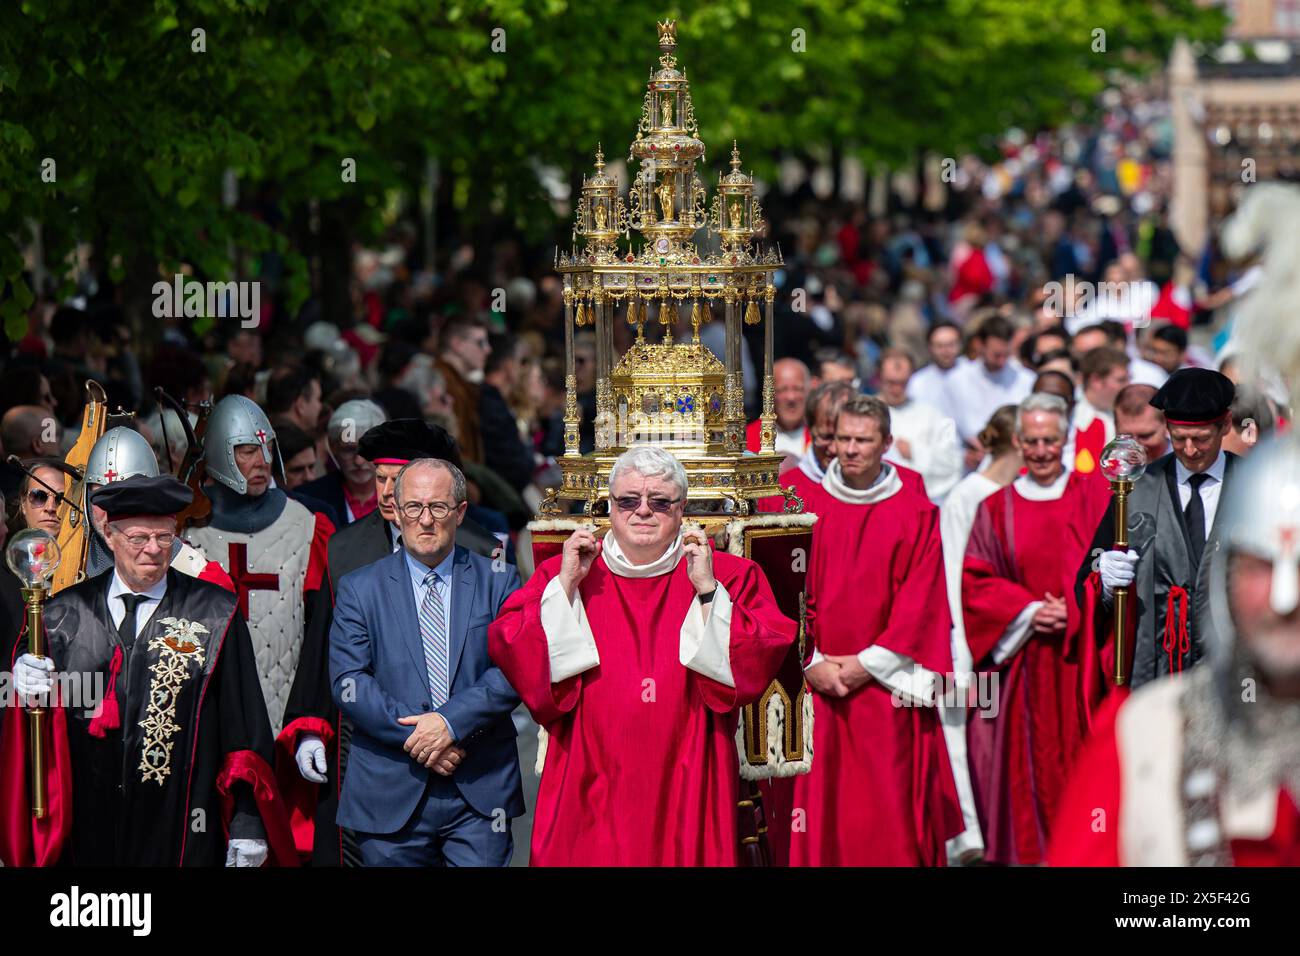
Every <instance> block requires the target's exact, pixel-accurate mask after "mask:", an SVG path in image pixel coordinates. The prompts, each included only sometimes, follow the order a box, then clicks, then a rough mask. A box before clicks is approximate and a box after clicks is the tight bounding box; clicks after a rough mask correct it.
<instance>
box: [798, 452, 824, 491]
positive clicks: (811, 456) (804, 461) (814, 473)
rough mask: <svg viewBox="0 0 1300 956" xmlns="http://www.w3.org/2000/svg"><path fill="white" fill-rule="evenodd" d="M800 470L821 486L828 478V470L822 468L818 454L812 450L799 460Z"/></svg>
mask: <svg viewBox="0 0 1300 956" xmlns="http://www.w3.org/2000/svg"><path fill="white" fill-rule="evenodd" d="M799 470H800V471H802V472H803V473H804V474H805V475H807V476H808V477H809V478H811V479H812V480H813V481H815V482H817V483H819V484H820V483H821V482H822V481H823V480H824V479H825V478H826V469H825V468H823V467H822V463H821V462H819V461H818V460H817V453H816V452H815V451H813V450H812V449H811V448H809V449H808V450H807V451H806V452H804V453H803V457H802V458H800V459H799Z"/></svg>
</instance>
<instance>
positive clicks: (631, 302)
mask: <svg viewBox="0 0 1300 956" xmlns="http://www.w3.org/2000/svg"><path fill="white" fill-rule="evenodd" d="M636 301H637V300H636V299H628V300H627V324H628V325H636V324H637V322H638V321H639V320H638V319H637V317H636V311H637V310H636Z"/></svg>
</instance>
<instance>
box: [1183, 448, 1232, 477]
mask: <svg viewBox="0 0 1300 956" xmlns="http://www.w3.org/2000/svg"><path fill="white" fill-rule="evenodd" d="M1227 467H1228V453H1227V452H1225V451H1224V450H1223V449H1222V448H1220V449H1219V457H1218V458H1216V459H1214V464H1213V465H1211V466H1210V467H1209V468H1207V469H1205V471H1204V472H1202V474H1205V475H1209V476H1210V477H1211V478H1213V479H1214V480H1215V481H1219V482H1221V481H1223V473H1224V471H1225V470H1226V469H1227ZM1174 474H1175V475H1176V476H1177V478H1178V483H1179V484H1180V485H1185V484H1187V483H1188V480H1189V479H1190V478H1191V477H1192V472H1190V471H1188V470H1187V468H1186V467H1185V466H1184V465H1183V463H1182V462H1181V461H1179V460H1178V457H1177V456H1176V455H1175V456H1174Z"/></svg>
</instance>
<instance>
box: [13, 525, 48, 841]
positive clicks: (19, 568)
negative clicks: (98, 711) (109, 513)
mask: <svg viewBox="0 0 1300 956" xmlns="http://www.w3.org/2000/svg"><path fill="white" fill-rule="evenodd" d="M59 557H60V556H59V543H58V541H56V540H55V539H54V536H53V535H51V534H50V533H49V532H48V531H44V530H42V529H40V528H28V529H27V530H25V531H20V532H18V533H17V534H16V535H14V536H13V539H12V540H10V542H9V546H8V547H7V548H5V563H7V564H8V565H9V570H10V571H12V572H13V573H14V576H15V577H17V578H18V580H19V582H21V583H22V595H23V601H24V602H25V603H26V605H27V650H28V653H30V654H31V655H32V656H34V657H44V656H45V650H46V648H45V624H44V620H43V619H44V613H45V599H46V598H47V597H49V595H50V577H51V576H52V575H53V574H54V569H55V568H57V567H58V566H59ZM46 716H47V711H46V708H45V707H42V706H35V707H29V708H28V710H27V719H28V726H29V727H30V728H31V751H32V757H31V768H32V816H33V817H35V818H36V819H37V820H41V819H44V818H45V815H46V814H47V813H48V812H49V807H48V806H47V803H48V800H47V799H46V793H45V718H46Z"/></svg>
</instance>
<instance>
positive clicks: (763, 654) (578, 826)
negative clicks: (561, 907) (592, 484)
mask: <svg viewBox="0 0 1300 956" xmlns="http://www.w3.org/2000/svg"><path fill="white" fill-rule="evenodd" d="M609 480H610V499H609V500H610V528H609V531H608V533H607V534H605V536H604V537H603V538H602V539H597V537H596V535H595V534H594V529H592V528H589V527H588V528H580V529H579V530H577V531H574V532H573V534H571V535H570V537H569V538H568V540H567V541H566V542H565V543H564V548H563V551H562V553H561V554H560V555H558V556H556V557H553V558H551V559H550V560H548V561H545V562H543V563H542V565H541V566H540V567H538V569H537V571H536V573H535V574H534V575H533V577H532V578H531V579H530V580H529V582H528V584H527V585H526V586H525V587H523V588H521V589H520V590H518V591H516V592H515V593H514V594H512V595H511V596H510V598H509V599H508V600H507V601H506V603H505V606H504V607H503V608H502V609H501V613H500V616H499V617H498V618H497V620H496V621H495V622H494V623H493V624H492V626H491V628H489V631H488V642H489V648H490V651H491V654H492V659H493V660H494V661H495V662H496V663H497V665H498V666H499V667H500V668H501V670H502V671H503V672H504V673H505V675H506V677H507V679H508V680H509V681H510V683H511V685H512V686H513V687H514V688H515V689H516V690H517V691H518V692H519V694H520V696H521V697H522V698H523V700H524V703H525V704H527V706H528V709H529V710H530V711H531V712H532V715H533V718H534V719H535V720H536V721H537V722H538V724H540V725H541V726H542V728H543V729H544V730H545V731H546V734H547V736H546V738H545V756H544V758H542V760H543V761H544V769H543V772H542V780H541V786H540V790H539V792H538V795H537V809H536V813H535V816H534V820H533V842H532V854H531V857H530V862H531V863H533V864H536V865H544V866H575V865H576V866H611V865H615V866H692V865H705V866H708V865H715V866H730V865H735V864H736V862H737V860H738V855H739V837H738V832H737V830H738V827H737V822H738V821H737V815H736V801H737V799H738V791H739V779H740V777H739V758H738V755H737V752H736V741H735V736H736V720H737V715H736V710H737V708H739V707H741V706H743V705H745V704H747V703H750V702H751V701H753V700H755V699H756V698H757V697H758V696H759V695H760V694H761V693H762V692H763V691H764V690H765V689H766V688H767V686H768V684H769V683H770V682H771V680H772V679H773V677H775V676H776V673H777V671H778V670H779V669H780V667H781V663H782V661H783V660H784V659H785V656H786V653H787V652H788V651H789V648H790V644H791V643H792V642H793V641H794V638H795V631H796V628H795V624H794V622H793V621H791V620H789V619H788V618H786V617H785V616H783V615H782V614H781V612H780V610H779V608H778V607H777V605H776V601H775V599H774V598H773V596H772V589H771V587H770V586H769V584H768V583H767V578H766V577H764V575H763V572H762V570H761V569H760V568H759V567H758V565H756V564H755V563H754V562H752V561H749V560H747V559H745V558H739V557H734V556H732V555H729V554H725V553H723V552H718V553H717V554H714V553H713V552H712V551H711V550H710V546H709V543H708V540H707V539H706V538H705V536H704V534H703V532H701V531H700V530H699V529H694V530H691V529H688V528H686V527H684V526H683V520H682V518H683V512H684V510H685V506H686V496H687V485H686V472H685V470H684V469H683V468H682V465H681V463H680V462H679V461H678V460H677V459H676V458H674V457H673V456H672V455H671V454H669V453H668V452H667V451H665V450H663V449H661V448H657V447H654V446H648V445H643V446H636V447H634V448H632V449H630V450H629V451H627V452H624V453H623V454H622V455H621V456H619V458H618V459H617V460H616V461H615V463H614V467H613V469H612V471H611V473H610V479H609Z"/></svg>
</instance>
